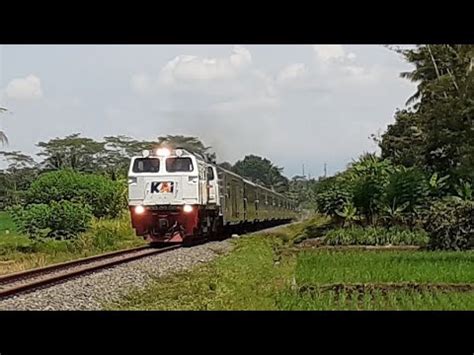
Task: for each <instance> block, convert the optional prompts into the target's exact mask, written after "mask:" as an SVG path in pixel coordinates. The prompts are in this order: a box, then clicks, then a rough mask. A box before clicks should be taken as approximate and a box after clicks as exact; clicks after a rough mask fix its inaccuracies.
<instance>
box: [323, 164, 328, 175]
mask: <svg viewBox="0 0 474 355" xmlns="http://www.w3.org/2000/svg"><path fill="white" fill-rule="evenodd" d="M327 174H328V170H327V164H326V163H324V177H326V176H327Z"/></svg>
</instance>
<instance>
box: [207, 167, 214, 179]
mask: <svg viewBox="0 0 474 355" xmlns="http://www.w3.org/2000/svg"><path fill="white" fill-rule="evenodd" d="M207 179H208V180H209V181H212V180H214V169H213V168H212V167H208V168H207Z"/></svg>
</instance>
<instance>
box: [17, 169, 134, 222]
mask: <svg viewBox="0 0 474 355" xmlns="http://www.w3.org/2000/svg"><path fill="white" fill-rule="evenodd" d="M124 189H126V185H125V184H124V183H123V181H112V180H110V179H108V178H106V177H104V176H101V175H94V174H83V173H78V172H74V171H70V170H61V171H54V172H48V173H45V174H42V175H40V176H39V177H38V179H37V180H36V181H34V182H33V183H32V184H31V186H30V188H29V189H28V191H27V194H26V204H49V203H50V202H51V201H57V202H59V201H63V200H67V201H72V202H77V203H82V204H87V205H89V206H91V208H92V213H93V215H94V216H95V217H98V218H100V217H116V216H117V215H118V214H119V213H120V211H121V210H122V209H123V208H124V207H125V206H126V199H124V193H123V191H124Z"/></svg>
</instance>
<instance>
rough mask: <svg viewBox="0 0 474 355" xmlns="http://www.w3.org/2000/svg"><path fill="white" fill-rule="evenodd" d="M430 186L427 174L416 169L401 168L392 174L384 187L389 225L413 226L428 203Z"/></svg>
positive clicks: (385, 210)
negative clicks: (420, 211) (403, 224)
mask: <svg viewBox="0 0 474 355" xmlns="http://www.w3.org/2000/svg"><path fill="white" fill-rule="evenodd" d="M429 192H430V190H429V185H428V182H427V179H426V177H425V174H424V173H423V172H422V171H420V170H419V169H418V168H416V167H412V168H405V167H403V166H399V167H397V168H396V169H394V171H393V172H392V173H391V174H390V177H389V179H388V183H387V185H386V186H385V187H384V195H383V202H384V203H385V206H384V208H383V211H384V212H385V214H384V218H385V220H386V221H388V224H389V225H394V224H402V223H407V224H409V225H411V226H413V225H414V224H415V223H416V220H417V218H418V212H419V209H420V208H424V207H425V206H426V205H427V203H428V197H429Z"/></svg>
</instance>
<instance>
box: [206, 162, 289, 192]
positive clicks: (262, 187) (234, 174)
mask: <svg viewBox="0 0 474 355" xmlns="http://www.w3.org/2000/svg"><path fill="white" fill-rule="evenodd" d="M215 166H216V167H217V169H220V170H222V171H224V172H225V173H227V174H229V175H233V176H235V177H237V178H239V179H241V180H242V181H244V182H245V183H247V184H249V185H252V186H255V187H258V188H260V189H262V190H265V191H267V192H269V193H271V194H273V195H276V196H279V197H281V198H284V199H288V200H290V198H288V197H286V196H285V195H283V194H281V193H279V192H276V191H273V190H271V189H269V188H268V187H265V186H262V185H259V184H256V183H254V182H252V181H250V180H248V179H246V178H244V177H242V176H240V175H238V174H236V173H234V172H232V171H229V170H227V169H224V168H223V167H221V166H219V165H215Z"/></svg>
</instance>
